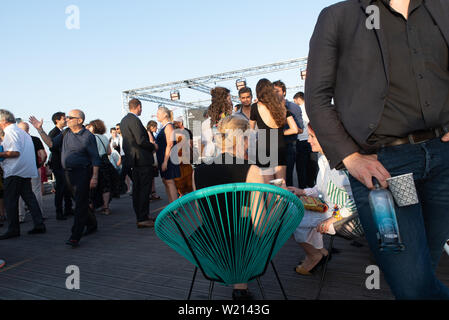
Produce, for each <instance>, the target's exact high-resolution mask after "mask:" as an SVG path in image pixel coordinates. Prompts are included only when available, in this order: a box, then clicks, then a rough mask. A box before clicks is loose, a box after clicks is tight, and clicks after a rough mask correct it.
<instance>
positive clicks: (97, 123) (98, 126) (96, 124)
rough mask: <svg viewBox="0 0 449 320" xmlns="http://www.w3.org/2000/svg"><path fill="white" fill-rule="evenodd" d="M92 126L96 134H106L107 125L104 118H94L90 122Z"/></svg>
mask: <svg viewBox="0 0 449 320" xmlns="http://www.w3.org/2000/svg"><path fill="white" fill-rule="evenodd" d="M89 125H90V126H92V128H93V129H94V133H95V134H105V133H106V126H105V125H104V122H103V121H102V120H99V119H98V120H94V121H91V122H90V123H89Z"/></svg>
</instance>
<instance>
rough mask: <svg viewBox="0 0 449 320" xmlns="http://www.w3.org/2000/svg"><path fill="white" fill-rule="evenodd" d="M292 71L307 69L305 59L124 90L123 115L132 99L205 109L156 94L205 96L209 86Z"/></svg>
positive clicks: (195, 104)
mask: <svg viewBox="0 0 449 320" xmlns="http://www.w3.org/2000/svg"><path fill="white" fill-rule="evenodd" d="M292 69H298V77H299V76H300V72H301V71H304V70H306V69H307V58H300V59H293V60H289V61H284V62H278V63H273V64H267V65H263V66H258V67H253V68H247V69H242V70H236V71H231V72H226V73H220V74H214V75H209V76H205V77H200V78H195V79H190V80H183V81H177V82H171V83H165V84H160V85H155V86H150V87H145V88H138V89H131V90H126V91H123V92H122V107H123V113H126V112H128V103H129V101H130V100H131V99H134V98H137V99H139V100H142V101H147V102H152V103H156V104H159V105H160V104H162V105H166V106H173V107H177V108H183V109H186V110H189V109H197V108H201V107H205V105H204V104H203V103H205V102H207V101H202V102H184V101H181V100H176V101H174V100H171V99H166V98H163V97H160V96H158V95H157V94H161V93H165V92H173V91H179V90H181V89H191V90H196V91H199V92H202V93H205V94H210V91H211V89H212V87H210V86H208V85H210V84H216V83H219V82H225V81H230V80H235V81H237V80H239V79H246V78H250V77H254V76H259V75H263V74H269V73H275V72H280V71H286V70H292ZM232 100H233V101H234V102H236V103H240V102H239V100H238V97H236V96H232Z"/></svg>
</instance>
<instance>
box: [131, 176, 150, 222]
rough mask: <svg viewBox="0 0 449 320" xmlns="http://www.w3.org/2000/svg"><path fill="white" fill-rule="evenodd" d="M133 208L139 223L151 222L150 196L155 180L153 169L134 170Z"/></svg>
mask: <svg viewBox="0 0 449 320" xmlns="http://www.w3.org/2000/svg"><path fill="white" fill-rule="evenodd" d="M132 180H133V208H134V212H135V213H136V217H137V222H144V221H148V220H149V215H150V194H151V188H152V180H153V167H135V168H133V169H132Z"/></svg>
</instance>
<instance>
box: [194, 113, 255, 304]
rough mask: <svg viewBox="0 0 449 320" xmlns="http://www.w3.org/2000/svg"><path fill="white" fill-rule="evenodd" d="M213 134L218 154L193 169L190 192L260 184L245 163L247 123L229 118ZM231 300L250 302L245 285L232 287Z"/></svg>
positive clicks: (220, 202)
mask: <svg viewBox="0 0 449 320" xmlns="http://www.w3.org/2000/svg"><path fill="white" fill-rule="evenodd" d="M217 130H218V132H219V133H218V134H217V137H220V138H217V139H216V140H215V143H216V144H217V148H218V149H219V150H221V152H222V153H221V154H219V155H217V156H216V157H215V158H214V161H212V162H211V163H210V164H206V163H203V164H201V165H199V166H198V167H197V168H196V169H195V172H194V181H193V186H194V190H197V189H204V188H208V187H212V186H217V185H223V184H231V183H244V182H246V183H264V180H263V177H262V176H261V175H260V170H259V168H258V167H257V166H255V165H251V164H250V163H249V162H248V161H247V159H245V155H246V149H247V146H248V141H247V140H248V139H247V138H246V136H245V132H246V131H247V130H248V121H246V120H245V119H243V118H242V117H240V116H230V117H227V118H225V119H223V120H221V121H220V123H219V124H218V126H217ZM218 201H219V205H220V208H225V207H226V203H223V201H225V199H223V198H220V199H219V200H218ZM218 211H219V210H216V211H215V212H218ZM225 211H226V210H225ZM225 220H226V221H227V219H225ZM232 297H233V299H234V300H251V299H252V295H251V293H250V292H249V291H248V285H247V284H246V283H241V284H236V285H234V291H233V294H232Z"/></svg>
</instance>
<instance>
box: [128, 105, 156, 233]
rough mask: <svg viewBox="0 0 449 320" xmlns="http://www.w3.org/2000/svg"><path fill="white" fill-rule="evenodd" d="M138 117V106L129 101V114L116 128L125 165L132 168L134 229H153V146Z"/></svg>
mask: <svg viewBox="0 0 449 320" xmlns="http://www.w3.org/2000/svg"><path fill="white" fill-rule="evenodd" d="M141 114H142V103H141V102H140V101H139V100H138V99H133V100H131V101H130V102H129V113H128V115H126V116H125V117H124V118H123V119H122V121H121V123H120V129H121V132H122V136H123V150H124V152H125V155H126V161H128V163H127V165H129V166H130V167H131V168H132V180H133V195H132V197H133V207H134V212H135V213H136V217H137V227H138V228H151V227H153V226H154V221H152V220H151V219H150V217H149V215H150V194H151V187H152V178H153V162H154V157H153V151H154V150H155V146H154V144H152V143H151V142H150V138H149V136H148V132H147V130H146V129H145V127H144V126H143V124H142V122H141V121H140V119H139V116H140V115H141Z"/></svg>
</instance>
